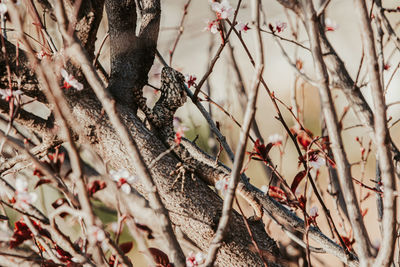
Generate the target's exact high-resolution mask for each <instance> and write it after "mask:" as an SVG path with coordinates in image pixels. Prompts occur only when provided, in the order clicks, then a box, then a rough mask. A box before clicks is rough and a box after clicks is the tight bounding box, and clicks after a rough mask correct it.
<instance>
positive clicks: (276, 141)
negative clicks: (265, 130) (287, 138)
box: [268, 134, 283, 146]
mask: <svg viewBox="0 0 400 267" xmlns="http://www.w3.org/2000/svg"><path fill="white" fill-rule="evenodd" d="M282 142H283V137H282V135H280V134H273V135H270V136H269V137H268V143H271V144H273V145H274V146H275V145H276V146H279V145H281V144H282Z"/></svg>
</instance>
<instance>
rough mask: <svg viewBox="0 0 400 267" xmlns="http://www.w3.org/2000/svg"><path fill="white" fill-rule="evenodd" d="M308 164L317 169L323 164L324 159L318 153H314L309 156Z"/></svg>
mask: <svg viewBox="0 0 400 267" xmlns="http://www.w3.org/2000/svg"><path fill="white" fill-rule="evenodd" d="M309 163H310V166H311V167H313V168H314V169H316V170H318V169H319V168H321V166H324V165H325V159H324V158H323V157H321V156H319V155H318V154H314V155H312V156H311V157H310V158H309Z"/></svg>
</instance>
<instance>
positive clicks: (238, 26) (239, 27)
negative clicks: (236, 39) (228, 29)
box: [235, 22, 250, 32]
mask: <svg viewBox="0 0 400 267" xmlns="http://www.w3.org/2000/svg"><path fill="white" fill-rule="evenodd" d="M248 25H249V24H248V23H246V24H245V23H243V22H239V23H238V24H236V26H235V29H236V30H237V31H239V32H241V31H243V32H247V31H248V30H250V28H249V26H248Z"/></svg>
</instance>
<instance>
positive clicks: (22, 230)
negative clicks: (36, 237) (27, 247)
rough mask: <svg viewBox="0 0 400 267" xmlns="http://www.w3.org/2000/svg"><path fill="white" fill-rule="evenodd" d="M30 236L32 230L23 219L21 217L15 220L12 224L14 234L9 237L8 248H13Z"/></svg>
mask: <svg viewBox="0 0 400 267" xmlns="http://www.w3.org/2000/svg"><path fill="white" fill-rule="evenodd" d="M31 238H32V232H31V230H29V228H28V226H27V225H26V224H25V222H24V220H23V219H21V220H19V221H16V222H15V224H14V234H13V235H12V237H11V239H10V248H15V247H17V246H19V245H20V244H22V243H23V242H24V241H25V240H28V239H31Z"/></svg>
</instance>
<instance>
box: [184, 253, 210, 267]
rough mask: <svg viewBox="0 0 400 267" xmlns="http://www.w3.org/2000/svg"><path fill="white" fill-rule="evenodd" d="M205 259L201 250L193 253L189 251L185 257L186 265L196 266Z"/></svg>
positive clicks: (187, 266)
mask: <svg viewBox="0 0 400 267" xmlns="http://www.w3.org/2000/svg"><path fill="white" fill-rule="evenodd" d="M204 261H205V257H204V254H203V253H201V252H198V253H196V255H195V254H194V252H193V251H191V252H190V253H189V256H188V257H187V258H186V267H197V266H200V265H201V264H203V263H204Z"/></svg>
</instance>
